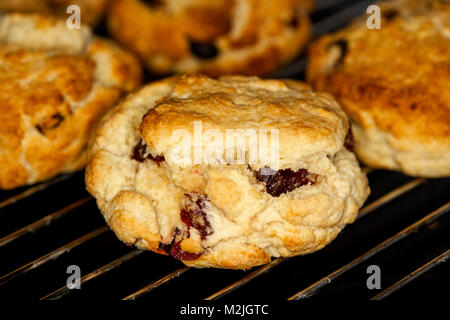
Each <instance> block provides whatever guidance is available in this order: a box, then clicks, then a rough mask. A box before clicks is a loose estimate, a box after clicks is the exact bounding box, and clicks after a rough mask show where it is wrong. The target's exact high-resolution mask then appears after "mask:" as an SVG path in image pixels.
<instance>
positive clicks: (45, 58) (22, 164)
mask: <svg viewBox="0 0 450 320" xmlns="http://www.w3.org/2000/svg"><path fill="white" fill-rule="evenodd" d="M140 78H141V70H140V66H139V62H138V61H137V59H136V58H135V57H134V56H132V55H131V54H129V53H127V52H125V51H123V50H121V49H119V48H118V47H116V46H115V45H112V44H111V43H109V42H107V41H104V40H101V39H98V38H93V37H91V35H90V31H89V30H88V29H87V28H85V27H83V28H82V29H81V30H69V29H67V28H66V25H65V21H59V20H53V19H50V18H46V17H43V16H39V15H27V14H10V15H4V16H1V17H0V123H1V126H0V188H6V189H9V188H14V187H17V186H21V185H25V184H32V183H35V182H37V181H41V180H44V179H47V178H49V177H52V176H54V175H56V174H58V173H61V172H70V171H75V170H78V169H81V168H82V167H83V166H84V165H85V164H86V161H87V157H86V146H87V140H88V135H89V133H90V132H91V131H92V128H93V127H94V125H95V124H96V123H97V120H98V119H99V118H100V117H101V115H103V113H104V112H105V111H106V109H107V108H109V107H111V106H112V105H113V104H114V103H115V102H117V101H118V100H119V98H120V97H121V95H123V94H124V93H126V92H129V91H131V90H133V89H135V88H136V87H137V85H138V84H139V83H140Z"/></svg>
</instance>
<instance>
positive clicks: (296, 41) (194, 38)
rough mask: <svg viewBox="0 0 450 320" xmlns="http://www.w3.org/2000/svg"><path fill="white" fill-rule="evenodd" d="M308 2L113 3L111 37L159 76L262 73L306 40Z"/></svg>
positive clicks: (284, 60) (129, 0)
mask: <svg viewBox="0 0 450 320" xmlns="http://www.w3.org/2000/svg"><path fill="white" fill-rule="evenodd" d="M312 7H313V1H311V0H308V1H306V0H266V1H260V0H236V1H229V0H189V1H177V0H156V1H140V0H114V1H113V2H112V3H111V6H110V7H109V10H108V12H109V13H108V28H109V31H110V33H111V34H112V36H113V37H114V38H115V39H116V40H117V41H119V42H120V43H122V44H123V45H125V46H127V47H128V48H130V49H132V50H134V51H135V52H136V53H138V54H139V55H140V57H141V58H142V60H143V61H145V63H146V65H147V66H148V67H149V69H150V70H152V71H154V72H157V73H169V72H175V73H204V74H209V75H213V76H219V75H224V74H246V75H263V74H268V73H269V72H271V71H274V70H275V69H277V68H278V67H279V66H280V65H283V64H285V63H287V62H289V61H290V60H292V59H293V58H294V57H295V56H296V55H297V54H298V53H299V52H300V51H301V50H302V48H303V47H304V46H305V44H306V42H307V41H308V40H309V36H310V23H309V19H308V16H307V10H308V9H311V8H312Z"/></svg>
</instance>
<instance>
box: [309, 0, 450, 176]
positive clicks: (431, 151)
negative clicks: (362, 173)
mask: <svg viewBox="0 0 450 320" xmlns="http://www.w3.org/2000/svg"><path fill="white" fill-rule="evenodd" d="M380 5H381V9H382V16H383V19H382V26H381V29H380V30H369V29H367V28H366V25H365V20H358V21H356V22H355V23H354V24H353V25H351V26H350V27H348V28H346V29H344V30H342V31H339V32H337V33H335V34H332V35H326V36H324V37H322V38H321V39H319V40H318V41H317V42H315V43H314V44H313V45H312V46H311V48H310V64H309V66H308V71H307V78H308V81H309V82H310V83H311V84H312V85H313V86H314V87H316V88H317V89H319V90H325V91H329V92H331V93H332V94H334V95H335V96H336V98H337V99H338V100H339V101H340V102H341V103H342V105H343V107H344V109H345V111H346V112H347V113H348V114H349V116H350V117H351V119H352V120H353V121H354V122H355V127H356V130H354V131H355V136H356V137H355V138H356V152H357V153H358V155H359V156H360V157H361V158H362V160H363V161H365V162H367V163H368V164H370V165H372V166H375V167H383V168H389V169H397V170H403V171H404V172H406V173H408V174H412V175H424V176H446V175H450V103H449V99H448V98H449V97H450V87H449V86H448V83H450V58H449V57H450V5H448V4H447V5H445V4H444V3H442V2H439V1H432V0H427V1H417V0H397V1H390V2H389V1H388V2H385V3H382V4H380ZM342 50H344V51H345V52H344V53H343V52H342ZM420 158H422V159H420Z"/></svg>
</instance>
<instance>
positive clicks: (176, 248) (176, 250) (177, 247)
mask: <svg viewBox="0 0 450 320" xmlns="http://www.w3.org/2000/svg"><path fill="white" fill-rule="evenodd" d="M170 255H171V256H172V257H174V258H175V259H178V260H186V261H192V260H195V259H198V258H199V257H200V256H201V255H202V254H201V253H191V252H186V251H183V249H181V241H178V242H175V243H174V244H173V246H172V248H171V249H170Z"/></svg>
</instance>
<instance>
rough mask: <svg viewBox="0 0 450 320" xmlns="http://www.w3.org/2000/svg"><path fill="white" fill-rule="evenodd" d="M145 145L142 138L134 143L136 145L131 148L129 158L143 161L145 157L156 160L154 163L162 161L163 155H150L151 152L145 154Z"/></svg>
mask: <svg viewBox="0 0 450 320" xmlns="http://www.w3.org/2000/svg"><path fill="white" fill-rule="evenodd" d="M146 150H147V146H146V145H145V143H144V141H143V140H142V139H140V140H139V142H138V143H137V144H136V146H135V147H134V148H133V152H132V154H131V158H132V159H134V160H136V161H139V162H144V160H145V159H149V160H152V161H154V162H156V164H158V166H159V164H160V163H161V162H163V161H164V160H165V159H164V156H156V157H154V156H152V155H151V153H148V154H147V151H146Z"/></svg>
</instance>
